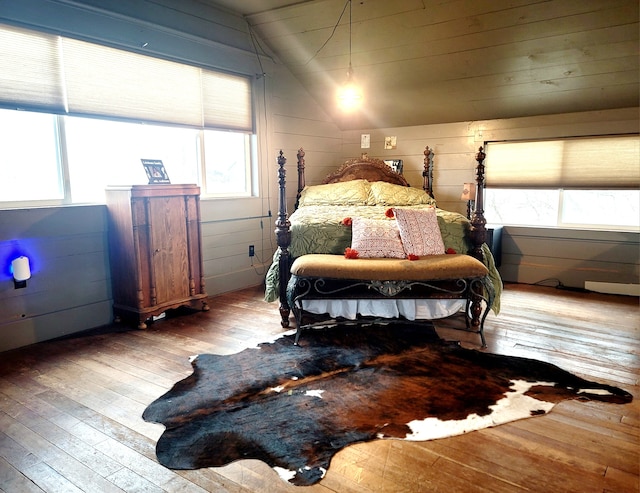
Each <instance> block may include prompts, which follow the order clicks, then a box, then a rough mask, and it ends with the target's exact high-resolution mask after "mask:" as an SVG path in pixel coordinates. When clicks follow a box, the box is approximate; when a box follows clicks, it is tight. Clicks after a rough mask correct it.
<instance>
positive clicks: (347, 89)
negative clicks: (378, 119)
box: [338, 0, 363, 112]
mask: <svg viewBox="0 0 640 493" xmlns="http://www.w3.org/2000/svg"><path fill="white" fill-rule="evenodd" d="M348 2H349V69H348V70H347V80H346V82H345V83H344V84H342V86H340V88H339V89H338V104H339V106H340V108H342V109H343V110H344V111H347V112H348V111H353V110H355V109H357V108H358V107H359V106H360V105H361V104H362V99H363V98H362V91H361V90H360V88H359V87H358V85H357V84H356V83H355V80H354V77H353V67H352V65H351V0H348Z"/></svg>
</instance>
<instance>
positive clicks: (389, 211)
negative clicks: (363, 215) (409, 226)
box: [384, 207, 396, 219]
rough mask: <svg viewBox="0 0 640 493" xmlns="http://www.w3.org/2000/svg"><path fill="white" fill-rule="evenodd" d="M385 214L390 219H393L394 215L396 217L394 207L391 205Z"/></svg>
mask: <svg viewBox="0 0 640 493" xmlns="http://www.w3.org/2000/svg"><path fill="white" fill-rule="evenodd" d="M384 215H385V216H387V217H388V218H389V219H391V218H392V217H395V216H396V215H395V214H394V213H393V209H392V208H391V207H389V208H388V209H387V210H386V211H385V212H384Z"/></svg>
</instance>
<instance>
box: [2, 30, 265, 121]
mask: <svg viewBox="0 0 640 493" xmlns="http://www.w3.org/2000/svg"><path fill="white" fill-rule="evenodd" d="M0 105H1V106H3V107H8V108H16V107H25V108H33V109H39V110H44V111H49V112H53V113H67V114H69V115H75V116H98V117H107V118H116V119H125V120H132V121H147V122H159V123H170V124H178V125H186V126H191V127H197V128H203V127H205V128H219V129H233V130H240V131H247V132H251V131H253V117H252V99H251V80H250V79H249V78H248V77H245V76H239V75H232V74H225V73H221V72H215V71H212V70H207V69H203V68H200V67H195V66H191V65H186V64H181V63H177V62H172V61H168V60H163V59H160V58H154V57H150V56H146V55H141V54H139V53H133V52H128V51H124V50H119V49H115V48H111V47H107V46H103V45H98V44H94V43H88V42H85V41H79V40H76V39H71V38H65V37H60V36H53V35H49V34H46V33H39V32H36V31H29V30H25V29H20V28H13V27H7V26H0Z"/></svg>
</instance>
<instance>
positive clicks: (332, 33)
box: [305, 0, 351, 67]
mask: <svg viewBox="0 0 640 493" xmlns="http://www.w3.org/2000/svg"><path fill="white" fill-rule="evenodd" d="M347 5H348V6H349V67H351V0H347V2H346V3H345V4H344V7H343V9H342V13H341V14H340V17H338V22H336V25H335V26H333V31H331V34H330V35H329V37H328V38H327V40H326V41H325V42H324V43H322V46H321V47H320V48H318V51H316V52H315V53H314V54H313V56H312V57H311V58H309V60H307V61H306V62H305V65H308V64H309V63H311V60H313V59H314V58H315V57H317V56H318V53H320V52H321V51H322V50H323V49H324V47H325V46H327V43H329V41H331V38H333V35H334V34H335V33H336V29H338V26H339V25H340V21H341V20H342V17H343V16H344V13H345V12H346V10H347Z"/></svg>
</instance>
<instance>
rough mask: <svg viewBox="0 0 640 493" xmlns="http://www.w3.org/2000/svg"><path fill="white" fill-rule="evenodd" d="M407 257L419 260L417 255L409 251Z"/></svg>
mask: <svg viewBox="0 0 640 493" xmlns="http://www.w3.org/2000/svg"><path fill="white" fill-rule="evenodd" d="M407 259H409V260H420V257H418V256H417V255H414V254H413V253H410V254H409V255H407Z"/></svg>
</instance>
